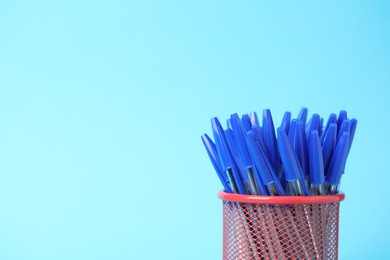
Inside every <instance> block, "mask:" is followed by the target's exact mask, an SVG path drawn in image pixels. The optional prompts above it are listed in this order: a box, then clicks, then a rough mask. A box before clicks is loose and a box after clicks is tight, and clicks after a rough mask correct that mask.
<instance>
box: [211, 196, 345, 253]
mask: <svg viewBox="0 0 390 260" xmlns="http://www.w3.org/2000/svg"><path fill="white" fill-rule="evenodd" d="M218 196H219V198H220V199H222V200H223V259H224V260H227V259H229V260H233V259H234V260H236V259H251V260H252V259H256V260H257V259H338V230H339V206H340V201H342V200H344V194H337V195H328V196H301V197H292V196H274V197H271V196H252V195H239V194H231V193H225V192H220V193H219V194H218Z"/></svg>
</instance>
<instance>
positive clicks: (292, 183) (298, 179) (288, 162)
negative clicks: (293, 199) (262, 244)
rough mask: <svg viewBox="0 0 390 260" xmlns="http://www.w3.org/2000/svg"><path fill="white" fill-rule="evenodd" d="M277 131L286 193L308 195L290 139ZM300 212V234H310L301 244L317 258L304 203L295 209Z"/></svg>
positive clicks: (284, 133)
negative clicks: (302, 218)
mask: <svg viewBox="0 0 390 260" xmlns="http://www.w3.org/2000/svg"><path fill="white" fill-rule="evenodd" d="M299 123H301V124H302V122H298V124H299ZM277 132H278V147H279V153H280V158H281V159H282V164H283V168H284V172H285V176H286V182H287V186H288V190H289V194H288V195H290V196H305V195H306V196H307V195H309V193H308V189H307V187H306V183H305V180H304V176H303V172H302V169H301V167H300V165H299V162H298V158H297V156H296V155H295V153H294V150H293V148H292V146H291V144H290V141H289V140H288V137H287V135H286V132H285V131H284V130H283V129H281V128H278V130H277ZM300 212H302V214H303V216H304V222H305V223H304V224H302V226H303V227H305V228H304V229H306V230H300V232H301V235H303V234H304V233H305V232H308V233H309V236H310V241H305V242H303V243H304V244H302V245H304V246H308V247H310V249H311V250H312V252H313V253H314V254H315V256H316V257H315V258H316V259H318V258H319V255H318V249H317V245H316V241H315V238H314V232H313V227H312V224H311V222H310V218H309V211H308V209H307V207H306V206H305V205H302V208H297V209H296V213H297V214H301V213H300ZM297 221H298V223H299V222H301V220H299V219H298V220H297ZM298 234H299V232H298ZM299 237H300V236H299V235H298V238H299ZM306 258H307V257H306ZM306 258H305V259H306Z"/></svg>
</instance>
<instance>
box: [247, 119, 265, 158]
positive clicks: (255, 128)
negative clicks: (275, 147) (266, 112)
mask: <svg viewBox="0 0 390 260" xmlns="http://www.w3.org/2000/svg"><path fill="white" fill-rule="evenodd" d="M252 132H253V134H254V136H255V140H256V142H257V144H258V145H260V148H261V149H262V151H263V152H264V154H265V155H266V156H267V157H269V151H268V148H267V147H266V145H265V141H264V136H263V132H262V131H261V128H260V127H259V126H256V125H253V126H252ZM247 144H248V142H247ZM248 149H249V148H248Z"/></svg>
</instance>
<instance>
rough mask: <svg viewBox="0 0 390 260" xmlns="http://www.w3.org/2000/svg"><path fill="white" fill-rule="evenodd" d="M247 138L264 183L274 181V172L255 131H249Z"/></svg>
mask: <svg viewBox="0 0 390 260" xmlns="http://www.w3.org/2000/svg"><path fill="white" fill-rule="evenodd" d="M246 140H247V144H248V147H249V150H250V153H251V157H252V159H253V162H254V163H255V165H256V168H257V170H258V172H259V174H260V176H261V179H262V181H263V183H264V184H266V185H267V184H269V183H272V182H273V181H274V178H273V177H272V173H271V171H270V169H269V168H268V164H267V162H266V160H267V159H266V157H265V156H264V152H263V151H262V150H261V148H260V147H259V145H258V144H257V143H256V139H255V135H254V132H253V131H249V132H247V139H246Z"/></svg>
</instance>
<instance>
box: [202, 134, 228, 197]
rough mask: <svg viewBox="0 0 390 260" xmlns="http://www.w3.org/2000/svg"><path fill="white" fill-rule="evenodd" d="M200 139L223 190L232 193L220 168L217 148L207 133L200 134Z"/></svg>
mask: <svg viewBox="0 0 390 260" xmlns="http://www.w3.org/2000/svg"><path fill="white" fill-rule="evenodd" d="M202 141H203V144H204V146H205V148H206V151H207V154H208V155H209V157H210V160H211V163H212V164H213V166H214V169H215V171H216V172H217V175H218V177H219V180H220V181H221V183H222V186H223V188H224V189H225V192H228V193H232V190H231V188H230V186H229V183H228V179H227V175H226V173H225V172H224V171H223V170H222V166H221V162H220V160H219V157H218V152H217V148H216V147H215V144H214V143H213V141H212V140H211V139H210V137H209V136H208V135H207V134H204V135H202Z"/></svg>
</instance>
